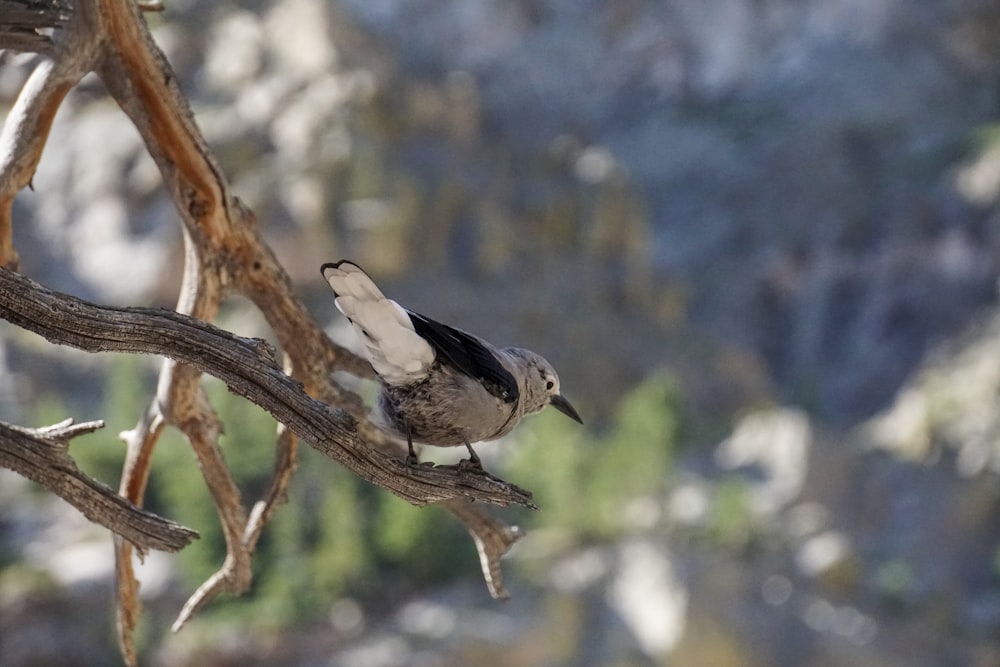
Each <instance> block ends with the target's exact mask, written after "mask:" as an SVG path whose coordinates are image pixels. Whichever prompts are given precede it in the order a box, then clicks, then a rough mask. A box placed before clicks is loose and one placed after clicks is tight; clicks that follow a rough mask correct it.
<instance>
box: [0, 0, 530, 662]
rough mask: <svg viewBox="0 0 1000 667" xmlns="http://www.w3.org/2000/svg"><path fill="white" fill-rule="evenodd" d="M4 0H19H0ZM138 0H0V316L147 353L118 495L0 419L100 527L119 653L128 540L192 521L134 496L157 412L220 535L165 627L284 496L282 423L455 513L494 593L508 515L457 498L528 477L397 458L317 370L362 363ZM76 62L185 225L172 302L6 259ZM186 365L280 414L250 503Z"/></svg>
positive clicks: (169, 544) (40, 475)
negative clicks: (332, 334)
mask: <svg viewBox="0 0 1000 667" xmlns="http://www.w3.org/2000/svg"><path fill="white" fill-rule="evenodd" d="M15 6H16V7H17V8H18V9H19V10H24V11H16V12H15V11H13V10H11V11H8V9H7V8H9V7H15ZM144 9H156V7H155V6H154V5H151V4H147V5H139V4H133V3H129V2H121V1H120V0H77V1H76V2H74V3H73V6H72V8H71V10H70V9H69V8H67V6H66V5H63V4H55V3H37V2H34V1H33V0H23V1H14V0H0V47H7V48H16V49H21V50H33V51H38V52H40V53H44V54H46V57H45V58H43V59H42V61H41V62H40V63H39V65H38V66H37V68H36V70H35V72H34V73H33V74H32V76H31V77H30V78H29V80H28V82H27V83H26V84H25V86H24V88H23V90H22V91H21V94H20V96H19V97H18V100H17V102H16V103H15V106H14V108H13V109H12V110H11V112H10V114H9V115H8V118H7V120H6V122H5V124H4V128H3V133H2V135H0V267H6V268H5V269H0V317H3V318H4V319H7V320H8V321H10V322H12V323H14V324H15V325H17V326H20V327H23V328H25V329H28V330H31V331H34V332H36V333H38V334H39V335H42V336H44V337H45V338H46V339H48V340H49V341H51V342H53V343H57V344H63V345H71V346H74V347H77V348H79V349H82V350H87V351H90V352H101V351H111V350H114V351H119V352H133V353H140V354H155V355H159V356H163V357H165V361H164V363H163V366H162V368H161V371H160V376H159V382H158V386H157V389H156V392H155V395H153V396H150V399H149V404H148V407H147V408H146V409H145V410H144V411H143V413H142V414H141V415H138V418H137V422H136V426H135V428H133V429H131V430H129V431H126V432H125V433H123V434H122V439H123V440H124V441H125V443H126V445H127V451H126V456H125V461H124V464H123V470H122V477H121V483H120V486H119V489H118V494H119V495H120V497H119V496H116V495H115V494H112V493H109V490H108V489H101V488H100V487H99V486H97V485H96V483H93V482H92V481H90V482H84V481H81V479H86V478H84V477H82V475H80V473H79V472H78V471H76V469H75V466H72V465H70V464H69V463H67V462H70V463H71V459H69V456H68V455H67V454H66V452H65V448H64V447H62V449H59V448H58V447H56V448H55V449H56V450H58V451H54V450H53V451H49V456H48V457H47V458H46V457H43V458H40V459H37V460H34V462H33V463H34V464H33V466H30V470H29V468H26V467H25V465H24V464H23V463H22V462H21V461H22V460H23V459H26V458H27V457H26V456H24V455H23V454H22V455H20V456H19V455H18V452H19V451H21V450H27V449H28V448H35V449H38V448H39V447H41V445H39V444H38V443H49V444H48V445H47V447H49V449H50V450H52V448H53V447H54V445H52V444H51V443H52V437H54V436H52V434H49V435H50V437H49V439H48V440H46V438H45V436H44V435H40V434H38V433H37V432H36V433H32V432H30V431H27V430H24V429H16V428H13V427H5V430H3V431H2V432H0V433H3V440H2V443H3V447H2V448H0V464H2V465H4V466H6V467H10V468H12V469H14V470H17V471H18V472H21V473H22V474H25V475H26V476H29V477H31V478H32V479H36V481H40V482H41V483H43V484H45V485H46V486H47V487H48V488H50V489H52V490H53V491H55V492H57V493H59V494H60V495H62V496H63V497H67V499H69V500H70V501H71V502H75V503H76V504H77V506H78V507H80V508H81V511H84V513H85V514H87V516H88V517H90V518H92V519H93V520H97V521H99V522H101V523H103V524H104V525H107V526H108V527H109V528H111V529H112V530H113V531H114V532H115V533H116V538H115V555H116V572H117V609H118V631H119V639H120V642H121V646H122V652H123V655H124V657H125V660H126V662H128V663H129V664H135V663H136V654H135V648H134V645H133V640H132V632H133V630H134V628H135V625H136V623H137V620H138V615H139V603H138V582H137V581H136V579H135V576H134V572H133V568H132V549H133V546H138V547H139V548H140V549H145V548H164V549H176V548H180V547H182V546H183V544H184V543H185V540H190V539H191V538H192V537H193V533H192V532H191V531H189V530H187V529H184V528H181V527H179V526H176V525H174V524H171V523H170V522H166V521H164V520H162V519H158V518H156V517H151V516H150V515H148V514H146V513H145V512H142V511H141V510H139V509H138V507H137V506H139V505H141V504H142V500H143V495H144V492H145V488H146V482H147V480H148V478H149V474H150V461H151V458H152V453H153V450H154V448H155V446H156V443H157V442H158V440H159V436H160V434H161V433H162V432H163V429H164V427H165V426H174V427H176V428H178V429H179V430H180V431H181V432H182V433H183V434H184V435H185V436H186V438H187V440H188V442H189V443H190V445H191V447H192V449H193V450H194V453H195V456H196V457H197V459H198V462H199V465H200V468H201V470H202V474H203V476H204V479H205V484H206V485H207V487H208V488H209V490H210V492H211V495H212V498H213V501H214V503H215V506H216V510H217V514H218V516H219V520H220V523H221V524H222V530H223V534H224V536H225V539H226V545H227V550H228V556H227V558H226V559H225V561H224V563H222V565H221V566H220V569H219V571H218V572H216V574H214V575H213V576H212V577H210V578H209V579H208V580H207V581H206V582H205V583H204V584H203V585H202V586H201V587H199V589H198V590H197V591H196V592H195V593H194V594H193V595H192V596H191V598H190V599H189V600H188V602H187V604H186V605H185V607H184V609H183V610H182V612H181V614H180V616H179V617H178V619H177V621H176V623H175V625H174V628H175V629H179V628H180V627H181V626H182V625H183V624H184V622H185V621H186V620H187V619H188V618H190V616H191V615H192V614H193V613H194V612H196V611H197V610H198V609H200V608H201V607H202V606H203V605H204V604H205V603H207V602H208V601H210V600H211V599H212V598H213V597H215V596H216V595H217V594H218V593H220V592H223V591H228V592H231V593H234V594H239V593H241V592H243V591H245V590H246V589H247V587H248V586H249V585H250V581H251V577H252V573H251V569H250V559H251V556H252V554H253V551H254V548H255V546H256V542H257V539H258V537H259V536H260V533H261V530H262V529H263V528H264V526H265V525H266V523H267V521H268V519H269V518H270V517H271V516H272V514H273V511H274V509H275V507H276V505H277V504H279V503H280V502H283V500H284V498H285V493H284V492H285V489H286V488H287V485H288V483H289V480H290V478H291V475H292V473H293V471H294V468H295V461H296V445H297V438H301V439H303V440H305V441H306V442H307V443H308V444H309V445H311V446H313V447H315V448H316V449H318V450H320V451H321V452H323V453H324V454H326V455H327V456H329V457H330V458H332V459H334V460H335V461H337V462H338V463H340V464H342V465H344V466H345V467H347V468H349V469H350V470H352V471H353V472H355V473H356V474H358V475H360V476H361V477H363V478H364V479H366V480H368V481H370V482H371V483H373V484H376V485H379V486H381V487H383V488H385V489H388V490H389V491H391V492H393V493H396V494H397V495H399V496H400V497H403V498H405V499H406V500H408V501H410V502H411V503H414V504H417V505H423V504H428V503H441V505H442V507H443V508H444V509H445V510H446V511H448V512H450V513H451V514H453V515H454V516H455V517H456V518H457V519H458V520H459V521H461V522H462V523H463V524H464V525H465V526H466V528H467V529H468V530H469V531H470V533H471V535H472V537H473V540H474V542H475V544H476V547H477V549H478V550H479V553H480V559H481V562H482V566H483V575H484V578H485V579H486V582H487V585H488V587H489V589H490V592H491V594H493V595H494V596H495V597H497V598H504V597H506V591H505V590H504V588H503V583H502V580H501V572H500V566H499V558H500V556H502V555H503V554H504V553H505V552H506V551H507V550H508V549H509V548H510V546H511V545H512V544H513V543H514V542H515V541H516V540H517V538H518V537H519V533H518V531H517V530H516V529H515V528H511V527H509V526H507V525H505V524H504V523H502V522H501V521H499V520H498V519H496V518H493V517H491V516H489V515H487V514H485V513H484V512H483V510H482V509H481V508H480V507H479V506H478V505H473V504H471V503H472V501H473V500H480V501H484V502H489V503H494V504H500V505H508V504H520V505H525V506H529V507H533V505H532V503H531V496H530V494H529V493H528V492H526V491H524V490H522V489H519V488H517V487H516V486H513V485H511V484H508V483H506V482H503V481H502V480H499V479H497V478H495V477H493V476H492V475H489V474H487V473H484V472H481V471H475V470H459V469H458V468H456V467H434V466H425V465H420V466H406V465H405V464H404V463H403V454H404V452H403V450H402V449H401V448H400V446H399V444H398V443H397V442H395V441H393V440H392V439H391V438H389V437H388V436H386V435H385V434H384V433H382V432H381V431H379V430H378V429H376V428H375V427H374V426H373V425H372V424H371V423H370V422H369V421H368V415H367V411H366V410H365V408H364V406H363V404H362V402H361V400H360V398H359V397H358V396H356V395H355V394H353V393H352V392H349V391H347V390H345V389H344V388H343V387H341V386H340V385H338V384H336V383H334V382H332V381H331V379H330V374H331V373H332V372H333V371H334V370H343V371H347V372H349V373H353V374H355V375H358V376H361V377H371V376H372V371H371V368H370V367H369V366H368V364H367V363H366V362H364V361H363V360H361V359H359V358H358V357H356V356H355V355H353V354H351V353H350V352H348V351H347V350H344V349H342V348H340V347H339V346H337V345H336V344H334V343H333V342H332V341H331V340H330V339H329V338H328V337H327V336H326V335H325V334H324V333H323V331H322V330H321V328H320V327H319V326H318V324H317V323H316V321H315V320H314V319H313V318H312V316H311V315H310V314H309V313H308V312H307V311H306V309H305V307H304V306H303V304H302V302H301V301H300V300H299V299H298V298H297V297H296V296H295V294H294V293H293V291H292V287H291V281H290V279H289V277H288V274H287V273H286V272H285V270H284V268H283V267H282V266H281V265H280V264H279V263H278V262H277V260H276V259H275V257H274V254H273V253H272V251H271V249H270V248H269V247H268V246H267V244H266V243H265V242H264V241H263V239H262V238H261V236H260V235H259V234H258V230H257V228H256V224H255V218H254V215H253V213H252V212H251V211H250V210H249V209H248V208H247V207H245V206H244V205H243V204H242V202H240V201H239V199H237V198H236V197H235V196H234V195H233V194H232V192H231V190H230V186H229V183H228V181H227V180H226V178H225V175H224V174H223V173H222V171H221V170H220V168H219V166H218V164H217V163H216V160H215V158H214V157H213V155H212V153H211V150H210V149H209V147H208V146H207V144H206V142H205V140H204V138H203V137H202V135H201V132H200V131H199V129H198V127H197V125H196V123H195V121H194V118H193V116H192V114H191V111H190V109H189V107H188V104H187V101H186V99H185V97H184V95H183V93H182V92H181V90H180V89H179V88H178V85H177V80H176V77H175V76H174V75H173V72H172V70H171V68H170V65H169V64H168V63H167V61H166V59H165V58H164V56H163V54H162V52H161V51H160V50H159V49H158V48H157V46H156V44H155V43H154V42H153V39H152V37H151V35H150V33H149V30H148V28H147V26H146V23H145V21H144V20H143V18H142V15H141V11H142V10H144ZM46 26H61V27H59V28H58V29H57V30H56V31H55V32H54V33H53V36H52V37H51V38H49V37H47V36H45V35H43V34H41V33H39V32H38V31H37V28H38V27H46ZM88 72H95V73H96V74H97V75H98V76H99V77H100V78H101V80H102V81H103V83H104V85H105V87H106V88H107V90H108V92H109V94H110V95H111V96H112V97H113V98H114V100H115V101H116V102H117V103H118V105H119V106H120V107H121V108H122V110H123V111H124V112H125V113H126V114H127V115H128V117H129V119H130V120H131V122H132V123H133V124H134V125H135V127H136V128H137V130H138V131H139V133H140V135H141V136H142V139H143V141H144V142H145V145H146V147H147V149H148V151H149V153H150V155H151V156H152V157H153V159H154V160H155V162H156V164H157V166H158V167H159V169H160V172H161V175H162V177H163V182H164V186H165V188H166V189H167V191H168V193H169V195H170V196H171V197H172V198H173V200H174V202H175V203H176V206H177V211H178V214H179V218H180V220H181V222H182V224H183V229H184V239H185V255H184V268H183V282H182V286H181V290H180V294H179V296H178V301H177V308H176V312H174V311H165V310H155V309H143V308H107V307H102V306H99V305H96V304H91V303H87V302H84V301H81V300H79V299H76V298H74V297H72V296H69V295H65V294H58V293H56V292H53V291H51V290H47V289H46V288H44V287H42V286H40V285H38V284H37V283H35V282H33V281H31V280H29V279H27V278H25V277H23V276H20V275H18V274H16V273H14V271H15V270H16V269H17V266H18V255H17V252H16V250H15V248H14V244H13V236H12V226H13V220H12V217H11V212H12V204H13V199H14V197H15V195H16V194H17V193H18V192H19V191H20V190H21V189H23V188H24V187H25V186H27V185H30V183H31V178H32V175H33V174H34V171H35V169H36V167H37V165H38V161H39V159H40V157H41V154H42V151H43V150H44V147H45V142H46V140H47V138H48V133H49V129H50V127H51V124H52V120H53V118H54V116H55V113H56V111H57V110H58V108H59V105H60V104H61V102H62V100H63V99H64V97H65V95H66V93H67V92H68V91H69V90H71V89H72V87H73V86H75V85H76V84H77V82H79V80H80V79H81V78H82V77H83V76H84V75H85V74H87V73H88ZM231 293H239V294H242V295H244V296H246V297H248V298H249V299H250V300H251V301H252V302H253V304H254V305H255V306H256V307H257V308H258V309H259V310H260V311H261V313H262V314H263V315H264V317H265V318H266V320H267V322H268V323H269V325H270V326H271V328H272V330H273V332H274V334H275V337H276V339H277V341H278V343H279V345H280V347H281V349H282V352H283V360H282V363H281V364H280V365H279V363H278V361H277V359H276V353H275V351H274V350H273V349H272V348H271V347H270V346H268V345H267V344H266V343H265V342H263V341H259V340H252V339H245V338H240V337H238V336H234V335H232V334H229V333H227V332H225V331H222V330H220V329H218V328H216V327H214V326H212V325H210V324H207V322H209V321H211V320H212V319H214V317H215V315H216V313H217V311H218V309H219V306H220V304H221V303H222V302H223V301H224V300H225V299H226V297H227V296H228V295H230V294H231ZM202 373H209V374H211V375H214V376H216V377H219V378H220V379H222V380H223V381H224V382H226V383H227V384H228V385H229V387H230V388H231V389H232V390H233V391H234V392H235V393H238V394H240V395H241V396H244V397H245V398H247V399H248V400H250V401H252V402H254V403H256V404H257V405H259V406H261V407H262V408H263V409H265V410H267V411H268V412H270V413H271V414H272V415H274V417H275V418H276V419H277V420H278V421H279V422H280V423H281V424H283V428H282V429H281V431H280V432H279V434H278V436H277V439H276V456H275V467H274V471H273V473H272V480H271V485H270V488H269V489H268V491H267V493H265V494H264V495H263V497H261V498H260V499H258V500H256V502H255V503H254V504H253V506H252V509H248V506H247V504H246V503H245V501H244V499H243V498H242V497H241V495H240V492H239V489H238V488H237V486H236V484H235V481H234V480H233V478H232V475H231V474H230V472H229V470H228V468H227V467H226V465H225V462H224V461H223V459H222V456H221V454H220V450H219V446H218V437H219V434H220V432H221V424H220V422H219V419H218V417H217V416H216V414H215V412H214V410H213V409H212V406H211V405H210V403H209V402H208V399H207V397H206V395H205V393H204V392H203V390H202V388H201V384H200V378H201V374H202ZM331 406H332V407H331ZM8 433H9V434H11V435H7V434H8ZM71 434H72V431H71V432H70V433H69V434H61V433H60V437H63V436H64V435H65V437H69V435H71ZM57 440H58V438H57ZM49 473H51V474H49ZM80 485H82V487H80ZM78 488H86V489H88V491H87V492H86V493H88V494H90V495H95V494H96V495H97V496H99V497H100V500H99V501H98V500H95V502H94V503H93V504H87V505H86V506H84V505H81V504H79V503H80V501H79V497H80V496H79V493H78V492H77V491H76V489H78ZM67 489H71V490H72V491H68V490H67ZM112 498H114V499H113V500H112ZM85 507H86V508H87V509H85Z"/></svg>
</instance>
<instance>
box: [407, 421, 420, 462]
mask: <svg viewBox="0 0 1000 667" xmlns="http://www.w3.org/2000/svg"><path fill="white" fill-rule="evenodd" d="M406 447H407V449H408V450H409V453H407V455H406V465H408V466H415V465H417V464H418V463H420V459H418V458H417V453H416V452H415V451H414V450H413V437H412V436H411V435H410V425H409V424H407V425H406Z"/></svg>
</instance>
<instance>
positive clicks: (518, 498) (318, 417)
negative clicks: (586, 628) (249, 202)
mask: <svg viewBox="0 0 1000 667" xmlns="http://www.w3.org/2000/svg"><path fill="white" fill-rule="evenodd" d="M0 318H2V319H5V320H7V321H9V322H11V323H13V324H15V325H17V326H19V327H21V328H22V329H26V330H28V331H32V332H34V333H36V334H38V335H40V336H42V337H44V338H45V339H46V340H48V341H49V342H51V343H56V344H59V345H69V346H71V347H75V348H77V349H80V350H84V351H86V352H130V353H139V354H155V355H161V356H167V357H170V358H172V359H174V360H176V361H180V362H183V363H184V364H186V365H189V366H192V367H194V368H197V369H198V370H200V371H202V372H205V373H208V374H210V375H213V376H215V377H217V378H219V379H220V380H222V381H223V382H225V383H226V385H228V387H229V389H230V391H232V392H233V393H235V394H238V395H240V396H242V397H243V398H246V399H247V400H249V401H251V402H252V403H254V404H256V405H258V406H260V407H261V408H263V409H264V410H266V411H267V412H268V413H270V414H271V415H272V416H273V417H274V418H275V419H276V420H277V421H279V422H281V423H282V424H285V425H286V426H287V427H288V428H289V429H290V430H292V431H293V432H294V433H295V434H296V435H298V436H299V437H300V438H302V439H303V440H305V441H306V442H307V443H309V444H310V445H312V446H313V447H314V448H315V449H317V450H318V451H320V452H322V453H323V454H325V455H326V456H328V457H330V458H332V459H333V460H335V461H337V462H338V463H340V464H341V465H343V466H344V467H345V468H347V469H349V470H351V471H352V472H353V473H355V474H356V475H358V476H359V477H361V478H362V479H365V480H366V481H368V482H371V483H372V484H375V485H377V486H381V487H382V488H384V489H387V490H389V491H391V492H393V493H395V494H396V495H398V496H399V497H401V498H403V499H404V500H406V501H408V502H410V503H412V504H414V505H427V504H430V503H437V502H441V501H444V500H451V499H453V498H468V499H470V500H478V501H481V502H486V503H491V504H494V505H502V506H507V505H521V506H524V507H532V508H533V507H535V506H534V504H533V503H532V502H531V494H530V493H529V492H527V491H525V490H523V489H520V488H518V487H517V486H514V485H513V484H509V483H507V482H504V481H503V480H500V479H498V478H496V477H494V476H493V475H490V474H489V473H487V472H486V471H484V470H482V469H477V468H472V467H469V466H435V465H416V466H413V465H407V464H406V463H405V461H404V460H403V459H402V458H395V457H391V456H387V455H386V454H383V453H382V452H381V451H379V450H377V449H375V448H372V447H369V446H367V445H365V444H364V443H363V442H362V441H361V439H360V437H359V435H358V428H357V422H356V420H355V419H354V417H352V416H351V415H349V414H347V413H346V412H345V411H343V410H340V409H337V408H332V407H330V406H327V405H326V404H324V403H322V402H320V401H317V400H316V399H314V398H313V397H311V396H309V395H308V394H306V393H305V391H304V390H303V388H302V384H301V383H300V382H298V381H296V380H294V379H293V378H291V377H289V376H288V375H287V374H285V372H284V371H283V370H282V369H281V368H280V367H279V366H278V365H277V363H276V362H275V360H274V351H273V349H272V348H271V346H270V345H269V344H268V343H267V342H266V341H263V340H260V339H256V338H242V337H240V336H237V335H235V334H232V333H229V332H227V331H224V330H222V329H219V328H218V327H215V326H213V325H211V324H208V323H207V322H203V321H201V320H198V319H195V318H193V317H189V316H187V315H183V314H181V313H177V312H175V311H172V310H163V309H159V308H113V307H109V306H98V305H95V304H92V303H88V302H86V301H83V300H82V299H78V298H76V297H73V296H70V295H68V294H60V293H58V292H55V291H52V290H49V289H47V288H45V287H42V286H41V285H39V284H38V283H36V282H34V281H33V280H31V279H29V278H26V277H24V276H22V275H20V274H17V273H14V272H13V271H9V270H7V269H0Z"/></svg>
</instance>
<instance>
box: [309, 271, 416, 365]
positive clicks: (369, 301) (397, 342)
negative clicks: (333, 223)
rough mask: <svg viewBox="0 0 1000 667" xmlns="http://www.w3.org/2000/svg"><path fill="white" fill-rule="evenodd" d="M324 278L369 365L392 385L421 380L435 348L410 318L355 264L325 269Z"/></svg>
mask: <svg viewBox="0 0 1000 667" xmlns="http://www.w3.org/2000/svg"><path fill="white" fill-rule="evenodd" d="M323 277H324V278H326V281H327V282H328V283H330V287H331V289H333V291H334V293H335V294H336V295H337V297H336V299H335V301H334V302H335V303H336V304H337V309H338V310H340V312H342V313H343V314H344V315H345V316H346V317H347V318H348V319H349V320H350V321H351V324H353V325H354V330H355V332H356V333H357V335H358V338H359V339H360V340H361V342H362V343H364V346H365V352H366V354H367V356H368V361H369V362H370V363H371V365H372V368H374V369H375V372H376V373H378V375H379V376H380V377H381V378H382V379H383V380H385V381H386V382H388V383H389V384H408V383H411V382H414V381H415V380H419V379H421V378H422V377H423V376H424V375H425V374H426V372H427V369H428V368H429V367H430V365H431V364H432V363H433V362H434V348H432V347H431V346H430V344H429V343H428V342H427V341H426V340H424V339H423V338H421V337H420V336H418V335H417V333H416V332H415V331H414V330H413V322H412V321H410V316H409V315H407V313H406V311H405V310H403V308H402V306H400V305H399V304H398V303H396V302H395V301H392V300H391V299H387V298H386V297H385V295H384V294H382V291H381V290H380V289H379V288H378V286H376V285H375V283H374V282H373V281H372V279H371V278H369V277H368V274H366V273H365V272H364V271H362V270H361V268H360V267H358V266H357V265H355V264H351V263H350V262H340V263H339V264H338V265H336V266H334V265H327V266H325V267H324V268H323Z"/></svg>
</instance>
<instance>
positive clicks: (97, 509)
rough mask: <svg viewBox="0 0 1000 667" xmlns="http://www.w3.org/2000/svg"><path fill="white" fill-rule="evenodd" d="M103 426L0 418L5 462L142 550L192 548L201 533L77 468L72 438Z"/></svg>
mask: <svg viewBox="0 0 1000 667" xmlns="http://www.w3.org/2000/svg"><path fill="white" fill-rule="evenodd" d="M103 426H104V423H103V422H87V423H84V424H78V425H76V426H74V425H73V423H72V420H67V421H64V422H61V423H59V424H56V425H54V426H50V427H47V428H42V429H34V430H32V429H27V428H23V427H19V426H13V425H11V424H7V423H4V422H0V465H2V466H3V467H5V468H9V469H11V470H13V471H14V472H16V473H18V474H19V475H23V476H24V477H27V478H28V479H30V480H32V481H34V482H37V483H38V484H41V485H42V486H44V487H45V488H47V489H49V490H50V491H52V492H53V493H54V494H56V495H57V496H59V497H60V498H62V499H63V500H65V501H66V502H68V503H69V504H71V505H72V506H73V507H75V508H77V509H78V510H80V512H81V513H82V514H83V515H84V516H86V517H87V518H88V519H90V520H91V521H93V522H94V523H98V524H100V525H102V526H104V527H105V528H107V529H109V530H111V531H112V532H114V533H117V534H118V535H121V536H122V537H123V538H125V539H126V540H128V541H129V542H131V543H132V544H133V545H135V546H136V547H137V548H138V549H140V550H146V549H159V550H161V551H178V550H180V549H183V548H184V547H186V546H187V545H188V544H189V543H190V542H191V540H193V539H194V538H195V537H197V536H198V533H196V532H195V531H193V530H191V529H190V528H185V527H184V526H181V525H180V524H177V523H174V522H173V521H168V520H167V519H164V518H162V517H159V516H156V515H155V514H153V513H151V512H147V511H146V510H143V509H141V508H139V507H136V506H135V505H133V504H132V503H130V502H128V501H127V500H125V499H124V498H122V497H121V496H119V495H118V494H117V493H115V491H114V489H112V488H110V487H108V486H106V485H105V484H102V483H101V482H99V481H97V480H96V479H93V478H92V477H89V476H87V475H85V474H84V473H83V472H81V471H80V469H79V468H77V466H76V463H75V462H74V461H73V459H72V458H71V457H70V456H69V453H68V452H67V449H68V445H69V440H70V438H73V437H75V436H77V435H81V434H83V433H89V432H91V431H94V430H96V429H98V428H101V427H103Z"/></svg>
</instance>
